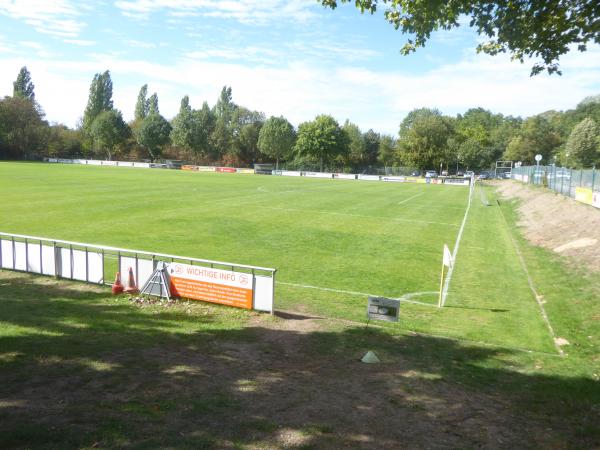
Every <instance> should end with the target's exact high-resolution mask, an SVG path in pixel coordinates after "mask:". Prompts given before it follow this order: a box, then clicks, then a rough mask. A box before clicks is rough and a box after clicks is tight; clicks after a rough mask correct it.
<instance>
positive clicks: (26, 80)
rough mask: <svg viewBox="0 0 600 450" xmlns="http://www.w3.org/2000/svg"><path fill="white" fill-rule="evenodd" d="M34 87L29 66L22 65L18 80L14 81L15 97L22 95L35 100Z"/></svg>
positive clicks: (21, 96)
mask: <svg viewBox="0 0 600 450" xmlns="http://www.w3.org/2000/svg"><path fill="white" fill-rule="evenodd" d="M34 87H35V86H34V85H33V83H32V82H31V75H30V74H29V71H28V70H27V67H25V66H23V67H21V70H20V71H19V75H17V79H16V81H14V82H13V97H20V98H24V99H27V100H30V101H32V102H35V93H34V91H33V89H34Z"/></svg>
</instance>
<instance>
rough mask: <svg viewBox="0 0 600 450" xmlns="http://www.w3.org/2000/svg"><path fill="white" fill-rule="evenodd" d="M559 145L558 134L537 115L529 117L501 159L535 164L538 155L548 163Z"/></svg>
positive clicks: (546, 121) (544, 119)
mask: <svg viewBox="0 0 600 450" xmlns="http://www.w3.org/2000/svg"><path fill="white" fill-rule="evenodd" d="M561 143H562V140H561V138H560V136H559V134H558V133H557V132H556V131H555V130H554V129H553V128H552V126H551V125H550V123H549V122H548V120H547V119H546V118H544V117H542V116H539V115H538V116H533V117H529V118H527V119H526V120H525V121H524V122H523V124H522V125H521V128H520V130H519V131H518V133H517V134H516V135H515V136H514V137H513V138H512V139H511V141H510V142H509V144H508V146H507V147H506V152H505V154H504V156H503V158H504V159H507V160H512V161H521V162H522V163H523V164H535V155H537V154H540V155H542V157H543V159H544V161H550V158H551V157H552V156H554V155H555V154H556V152H557V150H558V147H559V146H560V144H561Z"/></svg>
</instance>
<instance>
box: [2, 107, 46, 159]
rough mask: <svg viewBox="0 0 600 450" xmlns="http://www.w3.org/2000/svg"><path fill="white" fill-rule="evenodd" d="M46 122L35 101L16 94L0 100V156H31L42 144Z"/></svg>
mask: <svg viewBox="0 0 600 450" xmlns="http://www.w3.org/2000/svg"><path fill="white" fill-rule="evenodd" d="M47 128H48V124H47V123H46V122H45V121H44V120H43V116H42V114H41V113H40V111H39V110H38V108H37V107H36V105H35V103H34V102H32V101H31V100H29V99H28V98H24V97H20V96H16V97H5V98H4V99H3V100H0V146H1V147H2V153H0V154H3V157H6V158H18V159H21V158H22V159H33V158H35V157H38V156H39V154H40V152H41V150H42V148H43V147H44V144H45V139H46V135H47Z"/></svg>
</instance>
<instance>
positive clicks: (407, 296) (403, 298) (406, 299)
mask: <svg viewBox="0 0 600 450" xmlns="http://www.w3.org/2000/svg"><path fill="white" fill-rule="evenodd" d="M275 284H282V285H284V286H293V287H298V288H302V289H317V290H319V291H327V292H336V293H338V294H349V295H360V296H366V297H369V296H371V297H382V296H381V295H375V294H367V293H366V292H357V291H344V290H341V289H332V288H325V287H319V286H311V285H309V284H297V283H285V282H283V281H276V282H275ZM433 294H437V292H434V291H426V292H412V293H409V294H404V295H403V296H401V297H398V298H395V299H394V300H400V301H401V302H405V303H414V304H415V305H423V306H432V307H434V308H437V305H434V304H432V303H425V302H419V301H417V300H410V299H411V298H412V297H417V296H420V295H433Z"/></svg>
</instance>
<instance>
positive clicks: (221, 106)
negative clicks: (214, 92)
mask: <svg viewBox="0 0 600 450" xmlns="http://www.w3.org/2000/svg"><path fill="white" fill-rule="evenodd" d="M236 108H237V105H236V104H235V103H233V94H232V91H231V87H227V86H223V89H221V95H219V99H218V100H217V103H216V105H215V116H217V119H222V120H223V122H224V123H225V124H226V125H228V126H229V122H230V121H231V117H232V115H233V111H234V110H235V109H236Z"/></svg>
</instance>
